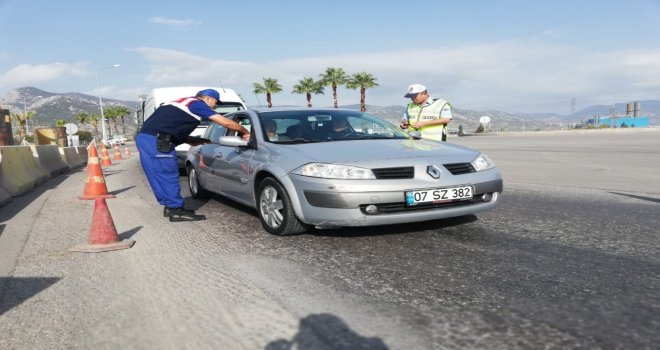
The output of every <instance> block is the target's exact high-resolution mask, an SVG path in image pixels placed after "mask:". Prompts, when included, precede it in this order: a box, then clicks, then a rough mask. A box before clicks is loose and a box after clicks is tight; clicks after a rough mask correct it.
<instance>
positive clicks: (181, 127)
mask: <svg viewBox="0 0 660 350" xmlns="http://www.w3.org/2000/svg"><path fill="white" fill-rule="evenodd" d="M219 102H220V94H219V93H218V92H217V91H216V90H213V89H206V90H202V91H200V92H198V93H197V95H196V96H195V97H184V98H180V99H178V100H176V101H172V102H170V103H166V104H163V105H162V106H160V107H158V109H156V111H154V113H153V114H152V115H151V116H150V117H149V118H148V119H147V120H145V121H144V125H143V126H142V129H141V130H140V133H139V134H138V135H137V137H136V144H137V147H138V150H140V163H141V164H142V169H143V170H144V175H145V176H146V177H147V180H148V181H149V185H150V186H151V190H152V191H153V192H154V195H155V196H156V199H157V200H158V203H160V204H161V205H163V206H165V209H164V210H163V215H164V216H167V217H169V218H170V221H195V220H204V219H205V218H206V217H205V216H204V215H197V214H195V211H193V210H190V209H184V207H183V198H182V197H181V185H180V184H179V168H178V166H177V163H176V151H175V149H174V147H175V146H176V145H179V144H181V143H185V142H187V143H190V142H191V141H190V140H189V139H188V135H190V133H191V132H192V131H193V130H195V128H196V127H197V125H199V123H200V121H201V120H202V119H205V120H210V121H213V122H215V123H218V124H220V125H222V126H224V127H225V128H227V129H231V130H235V131H237V132H238V133H240V134H241V136H242V137H243V139H244V140H249V139H250V132H249V131H248V130H247V129H245V128H244V127H243V126H241V125H239V124H238V123H236V122H234V121H233V120H231V119H228V118H225V117H224V116H222V115H220V114H218V112H216V111H214V110H213V109H214V108H215V107H216V106H217V105H218V103H219Z"/></svg>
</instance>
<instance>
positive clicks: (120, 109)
mask: <svg viewBox="0 0 660 350" xmlns="http://www.w3.org/2000/svg"><path fill="white" fill-rule="evenodd" d="M115 108H116V109H117V115H118V116H119V120H121V129H122V130H123V131H124V136H126V121H125V118H126V117H127V116H129V115H130V114H131V110H130V109H129V108H128V107H126V106H124V105H118V106H115Z"/></svg>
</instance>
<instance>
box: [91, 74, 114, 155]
mask: <svg viewBox="0 0 660 350" xmlns="http://www.w3.org/2000/svg"><path fill="white" fill-rule="evenodd" d="M116 67H119V64H113V65H112V66H106V67H99V68H96V86H97V87H98V89H99V107H100V108H101V132H102V133H103V144H104V145H107V144H108V132H107V131H106V129H105V115H104V114H103V99H102V98H101V83H100V82H99V70H101V69H104V68H116Z"/></svg>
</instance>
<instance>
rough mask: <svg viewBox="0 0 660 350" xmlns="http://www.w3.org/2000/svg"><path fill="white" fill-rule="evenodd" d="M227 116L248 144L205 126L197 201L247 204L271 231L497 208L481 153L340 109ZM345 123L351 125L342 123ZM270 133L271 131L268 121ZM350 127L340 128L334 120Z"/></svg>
mask: <svg viewBox="0 0 660 350" xmlns="http://www.w3.org/2000/svg"><path fill="white" fill-rule="evenodd" d="M227 117H229V118H231V119H233V120H235V121H236V122H238V123H239V124H242V125H244V126H246V127H247V128H252V136H251V139H250V140H249V141H243V140H241V138H240V137H239V136H238V135H235V132H234V131H232V130H228V129H225V128H223V127H221V126H220V125H215V124H214V125H211V126H210V127H209V128H208V129H207V130H206V132H205V134H204V135H203V137H204V138H206V139H209V140H211V141H212V143H208V144H204V145H199V146H195V147H192V148H191V149H190V151H189V153H188V157H187V160H186V169H187V172H188V185H189V187H190V191H191V193H192V195H193V197H204V196H207V195H209V194H210V193H217V194H220V195H223V196H225V197H227V198H230V199H232V200H235V201H237V202H240V203H243V204H245V205H247V206H250V207H253V208H255V209H256V210H257V211H258V214H259V215H258V216H259V219H260V220H261V223H262V226H263V227H264V229H265V230H266V231H268V232H270V233H272V234H275V235H293V234H300V233H303V232H305V231H306V230H307V229H308V228H310V227H311V226H316V227H317V228H336V227H342V226H372V225H388V224H399V223H409V222H419V221H427V220H435V219H442V218H449V217H455V216H463V215H469V214H474V213H477V212H481V211H484V210H489V209H492V208H493V207H495V204H496V203H497V201H498V198H499V195H500V193H501V192H502V188H503V186H502V177H501V175H500V171H499V170H498V169H497V168H496V166H495V164H494V163H493V161H492V160H491V159H490V158H488V156H486V155H485V154H482V153H480V152H479V151H476V150H472V149H469V148H466V147H462V146H459V145H455V144H451V143H447V142H437V141H431V140H423V139H415V138H413V137H411V136H409V135H408V134H406V133H404V132H402V131H401V130H400V129H399V128H398V127H397V126H394V125H392V124H390V123H389V122H387V121H385V120H383V119H380V118H378V117H376V116H373V115H370V114H367V113H362V112H358V111H354V110H342V109H309V108H299V109H256V110H247V111H239V112H235V113H232V114H230V115H228V116H227ZM346 122H347V124H346ZM273 123H274V124H275V126H274V133H272V132H271V133H270V134H268V133H267V132H266V130H265V129H266V127H265V125H269V126H270V127H271V128H272V127H273V126H272V125H273ZM341 123H344V124H345V125H347V127H346V128H345V129H344V130H343V131H341V132H337V127H336V125H338V124H341Z"/></svg>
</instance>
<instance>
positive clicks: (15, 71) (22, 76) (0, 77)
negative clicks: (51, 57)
mask: <svg viewBox="0 0 660 350" xmlns="http://www.w3.org/2000/svg"><path fill="white" fill-rule="evenodd" d="M89 74H91V73H90V72H89V69H88V68H87V64H86V63H62V62H56V63H48V64H37V65H31V64H20V65H18V66H16V67H14V68H12V69H10V70H8V71H7V72H5V73H3V74H0V85H1V86H7V87H12V86H29V85H35V84H40V83H45V82H50V81H54V80H58V79H62V78H66V77H71V76H75V77H85V76H88V75H89Z"/></svg>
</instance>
